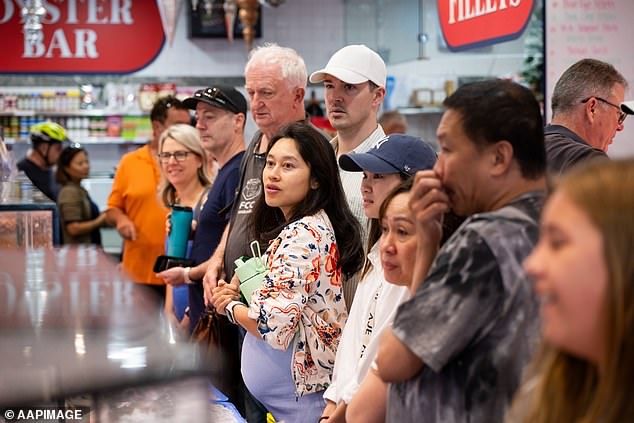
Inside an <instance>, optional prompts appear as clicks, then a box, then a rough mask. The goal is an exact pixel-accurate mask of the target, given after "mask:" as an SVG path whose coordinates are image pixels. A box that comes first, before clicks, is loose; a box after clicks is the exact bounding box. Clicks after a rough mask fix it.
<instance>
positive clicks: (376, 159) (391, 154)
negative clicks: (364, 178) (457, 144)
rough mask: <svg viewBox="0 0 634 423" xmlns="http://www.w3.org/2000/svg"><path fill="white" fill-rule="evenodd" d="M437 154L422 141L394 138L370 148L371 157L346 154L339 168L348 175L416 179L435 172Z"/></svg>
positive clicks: (418, 139)
mask: <svg viewBox="0 0 634 423" xmlns="http://www.w3.org/2000/svg"><path fill="white" fill-rule="evenodd" d="M436 158H437V155H436V152H435V151H434V149H433V148H431V146H430V145H429V144H427V143H426V142H425V141H423V140H422V139H420V138H418V137H413V136H411V135H405V134H390V135H388V136H387V137H385V138H381V139H380V140H379V141H377V142H376V144H374V146H372V148H370V150H369V151H368V152H367V153H349V154H342V155H341V157H339V166H341V168H342V169H343V170H347V171H348V172H362V171H368V172H372V173H387V174H389V173H403V174H405V175H410V176H411V175H413V174H415V173H416V172H417V171H419V170H425V169H431V168H433V167H434V164H435V163H436Z"/></svg>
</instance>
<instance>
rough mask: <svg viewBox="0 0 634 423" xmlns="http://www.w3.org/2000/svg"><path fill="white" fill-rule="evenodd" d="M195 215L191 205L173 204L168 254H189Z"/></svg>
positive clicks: (176, 255)
mask: <svg viewBox="0 0 634 423" xmlns="http://www.w3.org/2000/svg"><path fill="white" fill-rule="evenodd" d="M193 217H194V212H193V210H192V208H191V207H183V206H176V205H175V206H172V215H171V217H170V223H171V229H170V235H169V238H168V241H167V255H168V256H172V257H185V255H186V254H187V241H188V240H189V233H190V231H191V228H192V219H193Z"/></svg>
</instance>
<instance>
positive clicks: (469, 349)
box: [387, 193, 544, 423]
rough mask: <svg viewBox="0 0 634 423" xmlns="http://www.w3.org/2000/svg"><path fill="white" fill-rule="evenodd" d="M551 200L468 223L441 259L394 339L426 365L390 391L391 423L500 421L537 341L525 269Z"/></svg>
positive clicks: (535, 308)
mask: <svg viewBox="0 0 634 423" xmlns="http://www.w3.org/2000/svg"><path fill="white" fill-rule="evenodd" d="M543 199H544V196H543V194H541V193H527V194H524V195H522V196H521V197H519V198H517V199H516V200H515V201H513V202H512V203H511V204H508V205H507V206H505V207H503V208H501V209H499V210H496V211H493V212H489V213H481V214H476V215H473V216H471V217H470V218H468V219H467V220H466V221H465V222H464V223H463V224H462V226H461V227H460V228H459V229H458V230H457V231H456V233H454V234H453V236H452V237H451V238H450V239H449V240H448V241H447V243H445V245H444V246H443V247H442V248H441V250H440V251H439V253H438V255H437V257H436V260H435V261H434V263H433V265H432V268H431V270H430V272H429V274H428V276H427V278H426V279H425V281H424V282H423V283H422V284H421V286H420V287H419V288H418V290H417V291H416V294H415V295H414V297H413V298H412V299H411V300H409V301H407V302H405V303H403V304H402V305H401V307H400V308H399V310H398V311H397V314H396V317H395V320H394V326H393V331H394V334H395V336H396V337H397V338H399V339H400V340H401V341H402V342H403V343H404V344H405V345H407V347H408V348H409V349H410V350H411V351H412V352H413V353H415V354H416V355H417V356H418V357H419V358H420V359H421V360H422V361H423V363H425V366H424V368H423V369H422V371H421V372H420V373H419V374H417V375H416V376H414V377H413V378H411V379H409V380H408V381H406V382H403V383H398V384H394V385H390V387H389V393H388V410H387V421H388V422H399V423H400V422H421V421H423V422H427V423H429V422H439V423H440V422H442V423H451V422H471V423H495V422H502V421H503V419H504V413H505V412H506V409H507V407H508V406H509V404H510V403H511V400H512V398H513V394H514V392H515V390H516V389H517V387H518V386H519V384H520V380H521V377H522V371H523V369H524V367H525V365H526V364H527V363H528V362H529V360H530V357H531V355H532V353H533V350H534V347H535V345H536V341H537V338H538V334H539V314H538V313H539V305H538V301H537V298H536V296H535V294H534V292H533V286H532V283H531V281H530V280H529V279H528V277H527V275H526V273H525V272H524V270H523V268H522V262H523V261H524V259H525V258H526V257H527V256H528V254H529V253H530V252H531V250H532V249H533V247H534V246H535V244H536V242H537V238H538V220H539V214H540V211H541V207H542V204H543Z"/></svg>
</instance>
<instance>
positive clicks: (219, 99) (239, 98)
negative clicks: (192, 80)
mask: <svg viewBox="0 0 634 423" xmlns="http://www.w3.org/2000/svg"><path fill="white" fill-rule="evenodd" d="M199 101H202V102H203V103H207V104H209V105H211V106H214V107H219V108H221V109H224V110H228V111H230V112H231V113H235V114H238V113H242V114H243V115H245V116H246V115H247V100H246V99H245V98H244V96H243V95H242V94H240V92H239V91H238V90H236V89H235V88H233V87H228V86H226V85H215V86H212V87H207V88H203V89H201V90H198V91H196V92H195V93H194V96H193V97H189V98H186V99H185V100H183V105H184V106H185V107H187V108H188V109H192V110H196V105H197V104H198V102H199Z"/></svg>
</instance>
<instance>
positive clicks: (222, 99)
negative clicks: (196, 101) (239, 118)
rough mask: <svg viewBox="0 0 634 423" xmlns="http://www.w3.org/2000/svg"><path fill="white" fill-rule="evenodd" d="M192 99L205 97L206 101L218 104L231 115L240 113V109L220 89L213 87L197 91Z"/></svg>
mask: <svg viewBox="0 0 634 423" xmlns="http://www.w3.org/2000/svg"><path fill="white" fill-rule="evenodd" d="M194 97H198V98H200V97H205V98H206V99H208V100H210V101H213V102H216V103H220V104H221V105H222V106H223V107H225V108H226V109H228V110H230V111H232V112H233V113H242V112H241V111H240V108H239V107H238V106H236V104H235V103H234V102H233V101H232V100H231V99H230V98H229V97H228V96H227V94H225V93H224V92H222V90H221V89H219V88H216V87H213V88H207V89H204V90H200V91H197V92H196V93H195V94H194Z"/></svg>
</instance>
